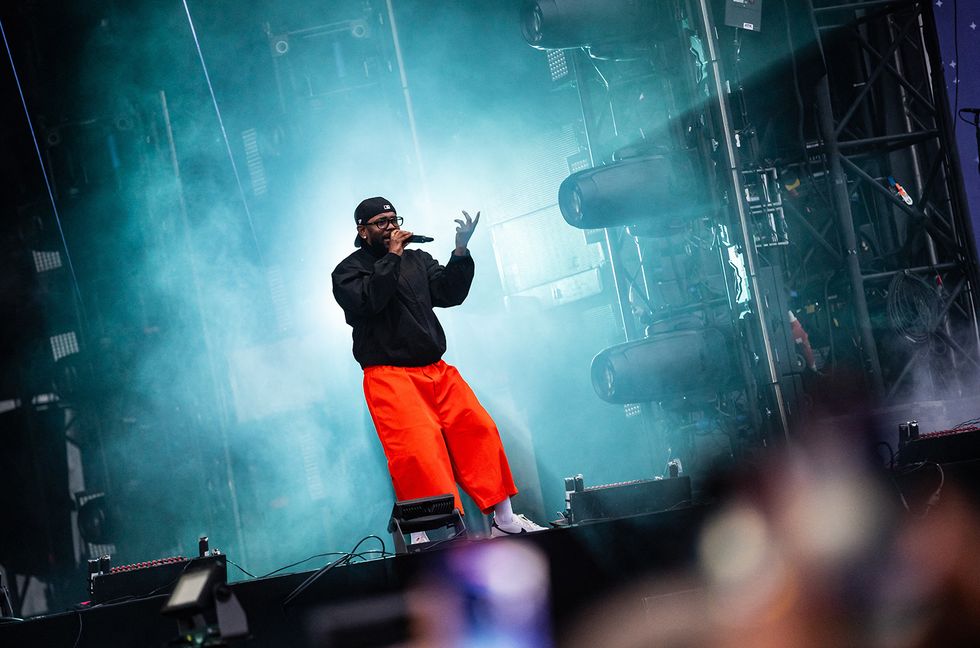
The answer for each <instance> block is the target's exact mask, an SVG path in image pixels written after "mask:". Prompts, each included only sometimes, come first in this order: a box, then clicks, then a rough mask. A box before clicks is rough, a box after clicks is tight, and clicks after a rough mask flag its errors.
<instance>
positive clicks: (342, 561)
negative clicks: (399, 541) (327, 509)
mask: <svg viewBox="0 0 980 648" xmlns="http://www.w3.org/2000/svg"><path fill="white" fill-rule="evenodd" d="M371 538H374V539H375V540H377V541H378V542H380V543H381V550H382V551H387V547H386V546H385V541H384V539H383V538H380V537H379V536H376V535H373V534H372V535H369V536H365V537H363V538H361V539H360V540H359V541H358V542H357V544H356V545H354V548H353V549H351V550H350V551H348V552H347V553H345V554H344V555H343V556H342V557H340V558H338V559H337V560H335V561H333V562H332V563H327V564H326V565H324V566H323V567H321V568H320V569H318V570H317V571H316V572H314V573H313V574H312V575H311V576H309V577H308V578H307V579H306V580H304V581H303V582H302V583H300V585H299V587H297V588H296V589H294V590H293V591H292V592H290V593H289V595H288V596H287V597H286V598H285V600H284V601H283V602H282V607H283V609H286V608H287V607H289V605H290V604H291V603H292V602H293V601H294V600H296V598H298V597H299V596H300V595H301V594H302V593H303V592H305V591H306V590H307V589H308V588H309V587H310V586H311V585H312V584H313V583H315V582H316V581H317V580H319V578H320V577H321V576H323V575H324V574H326V573H327V572H328V571H330V570H331V569H333V568H334V567H337V566H339V565H343V564H346V563H347V562H349V561H350V560H351V559H353V558H354V557H355V556H357V555H359V554H358V553H357V550H358V548H359V547H360V546H361V545H362V544H364V543H365V542H366V541H367V540H369V539H371Z"/></svg>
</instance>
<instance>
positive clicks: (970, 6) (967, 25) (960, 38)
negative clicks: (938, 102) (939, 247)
mask: <svg viewBox="0 0 980 648" xmlns="http://www.w3.org/2000/svg"><path fill="white" fill-rule="evenodd" d="M933 11H934V12H935V14H936V25H937V27H938V30H939V40H940V43H941V47H942V55H943V73H944V74H945V76H946V89H947V91H948V92H949V104H950V110H951V111H952V112H953V117H954V119H955V118H956V113H957V109H958V108H980V2H977V0H935V1H934V2H933ZM966 118H968V119H969V120H971V121H972V116H968V117H966ZM955 123H956V140H957V143H958V145H959V151H960V163H961V164H962V166H963V180H964V182H965V184H966V194H967V198H968V199H969V201H970V213H971V215H972V219H973V235H974V237H977V241H978V247H980V159H978V158H980V153H978V151H977V146H978V142H977V135H976V131H975V130H974V128H973V125H972V124H968V123H965V122H964V121H963V120H961V119H956V122H955Z"/></svg>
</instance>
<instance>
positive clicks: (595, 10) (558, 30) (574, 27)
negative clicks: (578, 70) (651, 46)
mask: <svg viewBox="0 0 980 648" xmlns="http://www.w3.org/2000/svg"><path fill="white" fill-rule="evenodd" d="M673 28H674V20H673V11H671V7H670V3H667V2H663V1H658V0H527V1H526V2H524V4H523V5H522V6H521V31H522V32H523V33H524V40H526V41H527V42H528V44H529V45H531V46H532V47H536V48H538V49H567V48H573V47H586V46H589V45H594V44H596V43H608V42H613V41H615V42H622V41H630V40H636V39H637V38H639V37H645V36H654V37H660V36H663V35H664V34H665V33H669V31H670V30H671V29H673Z"/></svg>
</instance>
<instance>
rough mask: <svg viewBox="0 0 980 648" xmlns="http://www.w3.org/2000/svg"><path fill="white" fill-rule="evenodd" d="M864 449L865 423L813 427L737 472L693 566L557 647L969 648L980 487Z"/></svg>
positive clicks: (609, 605)
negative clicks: (878, 458)
mask: <svg viewBox="0 0 980 648" xmlns="http://www.w3.org/2000/svg"><path fill="white" fill-rule="evenodd" d="M871 443H874V439H873V438H872V437H871V436H870V434H868V433H867V431H865V430H862V429H860V426H857V427H854V426H848V425H841V424H839V423H831V424H823V425H814V426H812V428H811V429H808V430H806V431H805V432H804V433H803V434H801V435H799V436H797V437H794V439H793V443H792V445H791V446H789V447H787V448H784V449H782V450H781V451H777V452H773V453H770V454H768V455H767V456H765V457H764V458H763V459H762V461H760V462H759V463H757V464H754V465H751V466H745V467H742V468H740V471H739V473H738V474H737V475H736V479H735V480H734V481H732V482H731V484H730V485H731V486H733V488H732V489H731V490H730V491H729V492H727V493H725V494H724V495H723V497H722V499H721V501H720V502H719V504H718V505H717V506H716V507H715V510H714V511H713V513H712V514H711V515H710V516H709V517H708V518H707V520H706V522H705V523H704V525H703V527H702V528H701V530H700V536H701V537H700V541H699V544H698V547H697V558H696V560H694V561H692V562H693V564H690V565H685V566H684V567H685V569H683V570H681V571H678V572H675V573H673V574H669V575H659V576H657V577H653V578H648V579H646V580H643V581H641V582H638V583H635V584H634V585H632V586H631V587H629V588H628V589H625V590H623V591H621V592H619V593H618V594H617V595H615V596H614V597H613V598H611V599H608V600H607V601H605V602H604V603H602V604H600V605H599V606H597V607H596V608H595V609H593V610H592V611H591V612H589V613H586V614H583V615H582V621H581V623H580V625H579V626H577V627H575V628H573V629H571V630H570V631H569V632H568V634H567V636H568V638H569V641H567V642H566V643H565V644H564V645H567V646H568V647H569V648H580V647H581V648H585V647H587V646H595V645H599V644H600V643H601V645H603V646H604V648H640V647H641V646H642V647H646V646H672V647H673V648H686V647H692V648H693V647H694V646H698V647H702V646H713V647H729V646H732V647H734V646H757V647H768V646H771V647H773V648H775V647H777V646H778V647H780V648H783V647H787V646H793V647H807V648H809V647H813V648H822V647H823V646H883V647H884V646H888V647H892V646H902V647H908V648H920V647H921V648H926V647H929V646H975V645H977V642H978V638H980V561H978V560H977V556H978V555H980V512H978V508H977V502H976V501H972V500H971V498H970V492H971V489H972V491H973V492H974V493H976V490H977V489H976V482H975V481H973V482H971V481H970V480H969V479H967V480H964V481H963V482H958V481H957V480H954V479H951V475H950V469H949V466H947V468H945V469H944V468H943V466H942V465H940V464H938V463H936V462H932V461H923V462H917V463H913V464H908V465H903V466H893V465H889V467H888V470H884V469H883V467H882V466H881V465H880V464H879V463H876V462H875V461H873V460H871V458H870V455H869V453H867V452H864V450H865V446H867V445H869V444H871ZM886 462H887V460H886ZM889 463H892V462H889ZM978 463H980V462H978ZM977 469H978V468H977V466H976V465H975V466H974V467H973V470H977ZM974 479H975V477H974ZM913 486H915V488H913Z"/></svg>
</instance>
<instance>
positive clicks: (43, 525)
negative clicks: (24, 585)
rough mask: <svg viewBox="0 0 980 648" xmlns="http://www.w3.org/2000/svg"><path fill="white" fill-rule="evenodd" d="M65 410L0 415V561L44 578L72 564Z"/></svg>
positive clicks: (15, 411)
mask: <svg viewBox="0 0 980 648" xmlns="http://www.w3.org/2000/svg"><path fill="white" fill-rule="evenodd" d="M72 507H73V502H72V499H71V494H70V492H69V488H68V454H67V445H66V441H65V411H64V410H63V409H61V408H60V407H57V406H54V407H46V408H33V407H32V408H28V407H18V408H16V409H13V410H9V411H7V412H3V413H2V414H0V529H3V531H2V532H0V563H2V564H3V565H4V567H6V568H7V570H8V572H10V573H17V574H30V575H33V576H40V577H45V576H49V575H51V574H56V573H64V572H66V571H68V570H71V569H73V568H74V566H75V550H74V545H73V543H72V529H71V512H72Z"/></svg>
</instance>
